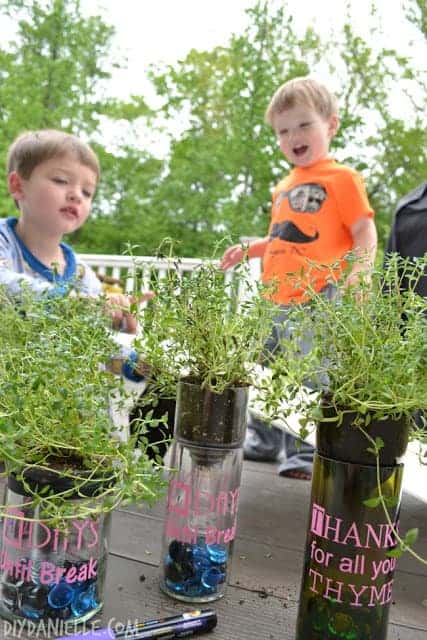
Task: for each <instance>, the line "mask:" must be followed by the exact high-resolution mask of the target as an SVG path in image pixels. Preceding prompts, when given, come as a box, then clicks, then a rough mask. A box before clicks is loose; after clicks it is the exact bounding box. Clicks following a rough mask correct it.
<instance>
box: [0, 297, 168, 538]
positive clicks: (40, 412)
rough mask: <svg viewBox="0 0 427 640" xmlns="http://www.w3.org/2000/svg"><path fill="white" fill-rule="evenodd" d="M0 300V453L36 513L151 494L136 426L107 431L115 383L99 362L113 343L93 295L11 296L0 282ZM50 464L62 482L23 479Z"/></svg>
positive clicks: (57, 515) (78, 511)
mask: <svg viewBox="0 0 427 640" xmlns="http://www.w3.org/2000/svg"><path fill="white" fill-rule="evenodd" d="M0 307H1V313H2V322H1V323H0V351H1V353H2V358H1V360H0V457H1V458H2V459H3V460H4V461H5V466H6V473H8V474H10V473H12V474H15V475H16V477H17V479H18V480H19V481H20V482H22V484H23V486H24V488H25V490H26V492H27V493H28V495H29V496H30V497H31V500H32V501H33V504H34V506H37V507H39V512H40V513H41V514H42V520H43V521H44V522H46V523H48V524H51V525H55V526H56V525H58V524H62V525H64V523H66V521H67V520H68V519H70V518H86V517H88V516H93V515H96V514H97V513H100V512H106V511H109V510H111V509H113V508H114V507H116V506H117V505H118V504H119V503H120V502H130V501H138V500H147V501H154V500H155V499H156V498H157V497H158V495H159V493H160V491H161V489H162V486H163V481H162V477H161V470H160V469H159V468H157V467H154V466H152V464H151V462H150V461H149V460H148V459H147V457H146V456H145V454H144V452H143V451H142V452H140V455H135V442H136V438H137V434H135V435H134V436H133V437H131V438H130V439H129V440H128V441H127V442H122V441H121V440H119V439H118V438H116V437H114V436H113V434H112V429H113V427H112V423H111V419H110V413H109V398H110V396H111V395H112V394H116V393H122V394H123V393H124V388H123V381H122V379H121V378H120V377H118V376H114V375H112V374H111V373H109V372H108V371H107V370H106V367H105V365H106V364H107V363H108V361H109V359H110V358H111V357H113V356H114V355H115V352H116V351H117V346H116V345H115V343H114V340H113V337H112V334H111V331H110V330H109V324H110V321H109V318H108V317H107V315H106V314H105V312H104V308H103V301H102V300H96V299H92V298H87V297H84V298H83V297H73V296H72V295H69V296H64V297H52V298H46V297H44V298H39V299H37V298H35V297H34V296H33V295H32V294H31V293H30V292H26V293H24V295H23V297H22V299H21V300H20V301H19V302H17V301H16V300H14V299H11V298H10V297H9V295H8V293H7V291H6V290H5V289H4V288H1V287H0ZM52 472H54V474H55V477H56V478H57V479H60V480H62V481H65V482H66V487H68V488H65V489H64V488H62V489H55V482H53V483H52V484H50V483H49V484H48V485H47V486H46V485H45V484H44V483H43V482H41V484H40V487H39V488H37V486H35V484H34V482H32V481H30V477H31V476H34V473H36V474H37V477H39V478H43V477H46V478H47V477H50V476H51V474H52ZM88 483H90V484H91V486H92V488H93V487H95V491H94V494H93V496H91V497H85V486H87V484H88ZM62 484H63V483H62ZM41 485H43V486H41ZM63 486H64V485H63ZM72 496H74V497H76V496H77V497H78V498H79V499H78V500H74V499H70V498H71V497H72ZM27 500H28V499H26V504H28V502H27ZM3 509H4V507H3Z"/></svg>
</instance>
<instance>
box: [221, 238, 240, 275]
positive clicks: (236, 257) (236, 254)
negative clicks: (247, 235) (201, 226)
mask: <svg viewBox="0 0 427 640" xmlns="http://www.w3.org/2000/svg"><path fill="white" fill-rule="evenodd" d="M244 255H245V252H244V251H243V249H242V246H241V245H240V244H235V245H233V246H232V247H228V249H226V251H225V252H224V255H223V256H222V260H221V262H220V264H219V266H220V268H221V269H224V270H225V269H230V268H231V267H234V266H235V265H236V264H237V263H238V262H241V261H242V260H243V256H244Z"/></svg>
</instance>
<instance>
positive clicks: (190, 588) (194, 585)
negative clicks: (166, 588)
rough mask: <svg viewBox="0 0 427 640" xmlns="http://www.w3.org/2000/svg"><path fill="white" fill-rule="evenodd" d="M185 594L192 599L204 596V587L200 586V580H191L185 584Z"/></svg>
mask: <svg viewBox="0 0 427 640" xmlns="http://www.w3.org/2000/svg"><path fill="white" fill-rule="evenodd" d="M183 586H184V589H183V593H184V595H186V596H189V597H190V598H197V597H198V596H200V595H202V593H203V587H202V585H201V584H200V580H199V579H197V578H190V579H189V580H186V581H185V582H184V585H183Z"/></svg>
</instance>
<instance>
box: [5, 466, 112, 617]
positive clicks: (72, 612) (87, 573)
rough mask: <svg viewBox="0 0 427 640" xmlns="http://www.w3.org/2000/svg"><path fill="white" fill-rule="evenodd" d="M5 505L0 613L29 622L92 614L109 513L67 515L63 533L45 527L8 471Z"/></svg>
mask: <svg viewBox="0 0 427 640" xmlns="http://www.w3.org/2000/svg"><path fill="white" fill-rule="evenodd" d="M70 502H74V500H71V501H70ZM5 505H6V515H5V516H3V517H2V540H1V561H0V615H1V616H2V617H3V618H6V619H8V620H12V621H13V620H20V621H22V622H25V621H28V622H29V621H31V622H32V623H37V622H38V623H42V622H46V621H50V620H53V621H55V620H61V621H68V620H70V621H72V622H73V623H78V622H83V621H85V620H88V619H89V618H91V617H92V616H93V615H95V614H96V613H97V612H98V611H99V610H100V609H101V608H102V605H103V599H104V582H105V571H106V561H107V553H108V536H109V523H110V515H109V514H101V515H100V516H98V517H95V518H87V519H84V520H83V519H80V520H79V519H76V520H71V521H70V522H69V527H68V530H67V531H66V532H64V531H62V530H60V529H57V528H53V527H50V526H47V525H46V524H45V523H44V522H42V521H40V520H41V518H40V513H39V507H38V506H34V504H33V502H32V499H31V497H30V496H28V495H27V494H26V491H25V489H24V487H23V485H22V483H21V482H19V481H18V480H17V479H16V478H15V477H14V476H13V475H11V476H9V478H8V485H7V487H6V493H5Z"/></svg>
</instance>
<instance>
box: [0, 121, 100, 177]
mask: <svg viewBox="0 0 427 640" xmlns="http://www.w3.org/2000/svg"><path fill="white" fill-rule="evenodd" d="M65 155H72V156H74V157H75V158H76V159H77V160H78V161H79V162H80V163H81V164H83V165H85V166H86V167H89V169H92V171H93V172H94V173H95V174H96V178H97V181H98V180H99V178H100V175H101V169H100V166H99V160H98V157H97V156H96V154H95V152H94V151H93V150H92V149H91V148H90V147H89V145H87V144H86V143H85V142H83V141H82V140H80V139H79V138H77V136H74V135H73V134H71V133H65V132H63V131H57V130H56V129H40V130H39V131H24V132H23V133H21V134H20V135H19V136H18V137H17V138H16V139H15V140H14V142H13V143H12V144H11V146H10V147H9V151H8V154H7V161H6V166H7V173H8V174H10V173H12V171H16V172H17V173H18V174H19V175H20V176H21V177H22V178H24V179H25V180H28V179H29V178H30V176H31V174H32V172H33V171H34V169H35V168H36V167H37V165H39V164H41V163H42V162H45V161H46V160H50V159H51V158H57V157H61V156H65Z"/></svg>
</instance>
